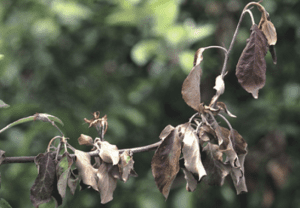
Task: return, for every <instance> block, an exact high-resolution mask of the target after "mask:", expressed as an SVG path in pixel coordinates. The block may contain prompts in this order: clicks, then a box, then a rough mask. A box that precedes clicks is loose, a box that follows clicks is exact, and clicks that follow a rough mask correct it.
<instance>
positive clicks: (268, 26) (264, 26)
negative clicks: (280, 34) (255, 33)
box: [258, 7, 277, 45]
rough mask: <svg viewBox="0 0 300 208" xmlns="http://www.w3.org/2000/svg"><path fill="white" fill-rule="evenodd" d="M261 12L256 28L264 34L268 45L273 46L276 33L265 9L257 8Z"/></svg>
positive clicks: (275, 40)
mask: <svg viewBox="0 0 300 208" xmlns="http://www.w3.org/2000/svg"><path fill="white" fill-rule="evenodd" d="M258 8H259V10H260V11H261V18H260V21H259V23H258V28H259V29H260V30H261V31H262V32H263V33H264V35H265V36H266V38H267V40H268V44H269V45H275V44H276V42H277V33H276V29H275V27H274V25H273V23H272V22H271V21H270V17H269V14H268V12H267V11H266V10H265V8H263V7H262V8H261V7H258Z"/></svg>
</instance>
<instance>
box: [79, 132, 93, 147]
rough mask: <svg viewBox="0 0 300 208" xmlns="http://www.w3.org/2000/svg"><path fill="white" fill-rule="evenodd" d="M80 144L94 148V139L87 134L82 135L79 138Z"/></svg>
mask: <svg viewBox="0 0 300 208" xmlns="http://www.w3.org/2000/svg"><path fill="white" fill-rule="evenodd" d="M78 143H79V144H80V145H88V146H93V143H94V141H93V139H92V137H90V136H88V135H85V134H81V135H80V137H79V138H78Z"/></svg>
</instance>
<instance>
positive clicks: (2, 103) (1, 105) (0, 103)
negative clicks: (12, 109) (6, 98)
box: [0, 100, 9, 108]
mask: <svg viewBox="0 0 300 208" xmlns="http://www.w3.org/2000/svg"><path fill="white" fill-rule="evenodd" d="M8 107H9V105H7V104H6V103H5V102H3V101H2V100H0V108H8Z"/></svg>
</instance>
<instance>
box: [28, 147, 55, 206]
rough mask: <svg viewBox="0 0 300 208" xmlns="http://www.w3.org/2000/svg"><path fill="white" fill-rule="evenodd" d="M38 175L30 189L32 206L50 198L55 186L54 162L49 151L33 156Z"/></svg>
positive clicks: (45, 201)
mask: <svg viewBox="0 0 300 208" xmlns="http://www.w3.org/2000/svg"><path fill="white" fill-rule="evenodd" d="M35 164H36V165H37V167H38V176H37V178H36V179H35V182H34V184H33V186H32V187H31V189H30V200H31V202H32V204H33V206H34V207H38V206H39V205H40V204H43V203H47V202H49V201H50V200H51V196H52V193H53V191H54V188H55V186H56V184H55V181H56V168H55V167H56V162H55V160H54V157H53V156H52V155H51V153H50V152H47V153H45V154H39V155H38V156H36V157H35Z"/></svg>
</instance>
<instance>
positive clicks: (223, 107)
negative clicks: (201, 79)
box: [216, 102, 236, 118]
mask: <svg viewBox="0 0 300 208" xmlns="http://www.w3.org/2000/svg"><path fill="white" fill-rule="evenodd" d="M216 106H217V107H218V108H219V109H220V111H221V112H224V113H226V114H227V115H229V116H230V117H232V118H236V116H235V115H233V114H232V113H230V111H229V110H228V109H227V106H226V105H225V103H223V102H217V103H216Z"/></svg>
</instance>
